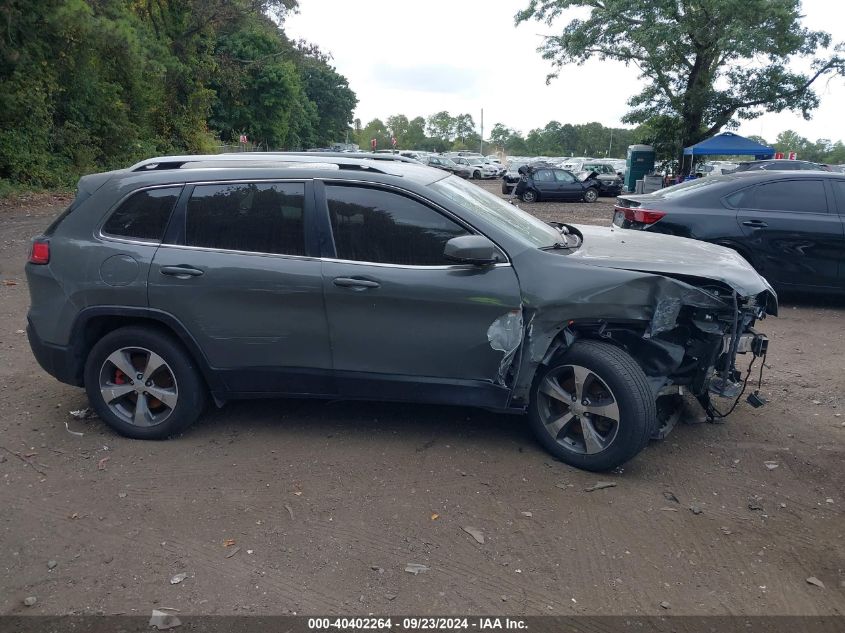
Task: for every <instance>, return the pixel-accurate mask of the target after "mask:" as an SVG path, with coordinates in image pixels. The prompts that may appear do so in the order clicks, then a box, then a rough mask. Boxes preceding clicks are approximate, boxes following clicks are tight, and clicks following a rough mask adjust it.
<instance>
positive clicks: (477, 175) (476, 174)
mask: <svg viewBox="0 0 845 633" xmlns="http://www.w3.org/2000/svg"><path fill="white" fill-rule="evenodd" d="M472 177H473V178H474V179H475V180H481V172H480V171H478V170H475V171H474V172H472Z"/></svg>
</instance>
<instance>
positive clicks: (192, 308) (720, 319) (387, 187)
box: [26, 154, 777, 470]
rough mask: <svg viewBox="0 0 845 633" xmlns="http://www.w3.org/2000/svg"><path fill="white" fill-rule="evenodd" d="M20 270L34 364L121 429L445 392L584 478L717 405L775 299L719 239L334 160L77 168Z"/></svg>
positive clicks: (732, 390)
mask: <svg viewBox="0 0 845 633" xmlns="http://www.w3.org/2000/svg"><path fill="white" fill-rule="evenodd" d="M26 272H27V277H28V280H29V289H30V293H31V300H32V305H31V308H30V310H29V315H28V319H29V323H28V334H29V341H30V344H31V347H32V350H33V352H34V354H35V357H36V358H37V359H38V361H39V363H40V364H41V366H42V367H43V368H44V369H45V370H46V371H47V372H49V373H50V374H52V375H53V376H55V377H56V378H58V379H59V380H61V381H63V382H66V383H69V384H71V385H78V386H82V387H84V388H85V390H86V391H87V394H88V397H89V399H90V402H91V405H92V406H93V408H94V409H95V410H96V412H97V413H98V414H99V416H100V417H101V418H102V419H103V420H104V421H105V422H106V423H107V424H108V425H109V426H111V427H112V428H113V429H114V430H115V431H117V432H118V433H121V434H123V435H126V436H129V437H133V438H144V439H159V438H165V437H169V436H172V435H174V434H177V433H179V432H181V431H182V430H183V429H185V428H186V427H187V426H188V425H189V424H191V423H192V422H194V421H195V420H196V419H197V418H198V417H199V416H200V415H201V413H202V411H203V409H204V407H205V405H206V403H207V401H209V400H210V401H213V402H214V403H216V404H217V405H218V406H222V405H223V403H225V402H226V401H227V400H231V399H237V398H256V397H268V396H269V397H276V396H296V397H325V398H350V399H371V400H392V401H405V402H429V403H441V404H443V403H446V404H456V405H468V406H475V407H482V408H485V409H490V410H496V411H509V412H518V413H527V415H528V419H529V421H530V425H531V427H532V429H533V431H534V432H535V433H536V435H537V438H538V439H539V441H540V443H541V444H542V445H543V446H544V447H545V448H546V449H547V450H548V451H549V452H550V453H552V454H553V455H555V456H556V457H558V458H559V459H561V460H563V461H564V462H567V463H569V464H572V465H575V466H578V467H580V468H585V469H589V470H604V469H609V468H613V467H615V466H618V465H619V464H622V463H623V462H625V461H626V460H628V459H630V458H632V457H633V456H634V455H636V454H637V453H638V452H639V451H640V450H641V449H642V448H643V447H644V446H645V445H646V443H647V442H648V440H649V438H653V437H662V436H663V435H665V433H666V432H667V431H668V430H669V429H670V428H671V426H672V425H673V424H674V420H675V419H677V416H678V411H679V408H680V407H681V405H682V396H683V395H684V394H686V393H690V394H692V395H693V396H695V397H696V398H697V400H698V401H699V402H700V403H701V405H702V406H703V407H704V409H705V410H706V411H707V413H708V414H709V415H710V416H711V417H718V416H721V415H724V414H725V413H726V412H727V410H728V409H731V410H732V407H731V405H732V404H733V405H735V404H736V402H737V401H738V400H739V398H740V396H741V393H742V391H743V390H744V382H743V375H742V372H741V371H740V370H739V369H738V368H737V365H738V363H739V362H740V360H739V359H740V355H745V358H746V359H747V361H748V363H749V364H753V362H754V359H755V358H756V357H759V356H763V355H764V354H765V352H766V347H767V344H768V341H767V340H766V337H765V336H763V335H762V334H758V333H757V332H756V331H755V330H754V329H753V326H754V325H755V323H756V322H757V321H758V320H760V319H762V318H764V317H765V316H766V315H767V314H776V312H777V298H776V296H775V293H774V292H773V290H772V288H771V287H770V286H769V284H768V283H767V282H766V281H765V279H763V278H762V277H760V275H758V274H757V273H756V272H755V271H754V269H753V268H751V266H749V265H748V264H747V263H746V262H745V260H744V259H742V258H741V257H740V256H738V255H737V254H736V253H734V252H733V251H731V250H728V249H726V248H722V247H719V246H714V245H711V244H707V243H704V242H699V241H694V240H687V239H682V238H676V237H669V236H664V235H658V234H650V233H643V232H633V231H623V230H618V229H613V228H599V227H591V226H567V225H561V224H556V225H549V224H545V223H543V222H541V221H540V220H538V219H536V218H535V217H533V216H531V215H529V214H527V213H525V212H523V211H521V210H520V209H519V208H517V207H515V206H513V205H511V204H508V203H507V202H506V201H504V200H502V199H500V198H498V197H497V196H494V195H492V194H490V193H487V192H486V191H484V190H483V189H481V188H479V187H477V186H476V185H474V184H471V183H468V182H465V181H463V180H461V179H459V178H457V177H455V176H451V175H449V174H446V173H444V172H443V171H440V170H436V169H432V168H429V167H425V166H422V165H419V164H411V163H404V162H401V161H373V160H368V159H365V158H361V157H355V156H351V157H349V156H348V155H344V156H332V155H317V156H315V155H313V154H311V155H290V154H240V155H219V156H181V157H180V156H176V157H163V158H155V159H151V160H146V161H143V162H141V163H138V164H137V165H134V166H132V167H130V168H128V169H125V170H120V171H114V172H109V173H103V174H95V175H91V176H86V177H84V178H82V179H81V180H80V182H79V186H78V193H77V196H76V198H75V200H74V202H73V204H72V205H71V206H70V207H69V208H68V209H67V210H66V211H65V212H64V213H63V214H62V215H61V216H60V217H59V218H58V219H57V220H56V221H55V222H53V224H52V225H51V226H50V227H49V228H48V229H47V231H46V232H45V233H44V234H43V235H41V236H39V237H37V238H35V239H34V240H33V243H32V248H31V252H30V259H29V263H28V264H27V267H26ZM745 365H746V363H745V362H743V363H742V368H743V369H744V367H745ZM750 371H751V367H750V366H749V367H748V372H749V373H748V374H745V378H746V381H747V377H748V375H749V374H750ZM714 396H716V397H714ZM752 397H753V398H756V400H753V401H752V400H750V401H752V404H758V403H759V402H761V399H760V398H759V397H756V396H752ZM720 403H721V404H720ZM723 412H725V413H723Z"/></svg>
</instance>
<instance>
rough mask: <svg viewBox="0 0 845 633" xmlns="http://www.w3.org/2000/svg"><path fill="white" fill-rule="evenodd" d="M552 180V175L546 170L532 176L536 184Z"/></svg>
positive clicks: (553, 177)
mask: <svg viewBox="0 0 845 633" xmlns="http://www.w3.org/2000/svg"><path fill="white" fill-rule="evenodd" d="M554 179H555V176H554V174H553V173H552V172H551V171H550V170H548V169H541V170H539V171H538V172H536V173H535V174H534V180H536V181H537V182H552V181H554Z"/></svg>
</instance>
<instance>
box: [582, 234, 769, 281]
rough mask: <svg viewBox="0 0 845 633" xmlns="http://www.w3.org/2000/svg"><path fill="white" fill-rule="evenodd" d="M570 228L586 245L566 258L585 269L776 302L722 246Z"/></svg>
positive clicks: (747, 266)
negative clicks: (712, 287)
mask: <svg viewBox="0 0 845 633" xmlns="http://www.w3.org/2000/svg"><path fill="white" fill-rule="evenodd" d="M573 228H575V229H576V230H577V231H578V232H579V233H581V235H583V237H584V242H583V244H581V246H580V247H579V248H578V249H577V250H575V251H573V252H571V253H570V254H568V255H567V257H571V258H572V259H574V260H580V261H582V262H583V263H585V264H590V265H593V266H603V267H605V268H621V269H625V270H636V271H641V272H647V273H656V274H665V275H668V276H676V275H682V276H688V277H698V278H703V279H713V280H716V281H720V282H722V283H724V284H727V285H728V286H730V287H731V288H733V289H734V290H735V291H736V292H738V293H739V294H740V295H741V296H744V297H750V296H753V295H758V294H760V293H761V292H763V291H768V292H770V293H771V294H772V297H777V295H776V294H775V292H774V290H773V289H772V287H771V286H770V285H769V282H768V281H766V280H765V279H764V278H763V277H762V276H760V274H759V273H758V272H757V271H756V270H754V268H752V266H751V264H749V263H748V262H747V261H745V259H744V258H743V257H742V256H741V255H739V254H738V253H737V252H735V251H733V250H731V249H729V248H725V247H724V246H717V245H716V244H710V243H708V242H701V241H699V240H691V239H688V238H685V237H675V236H672V235H662V234H660V233H648V232H645V231H635V230H631V229H620V228H616V227H613V228H607V227H602V226H586V225H577V226H574V227H573Z"/></svg>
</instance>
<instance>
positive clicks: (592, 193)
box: [584, 187, 599, 202]
mask: <svg viewBox="0 0 845 633" xmlns="http://www.w3.org/2000/svg"><path fill="white" fill-rule="evenodd" d="M598 199H599V192H598V191H597V190H596V189H595V187H590V188H589V189H587V190H586V191H585V192H584V202H595V201H596V200H598Z"/></svg>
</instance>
